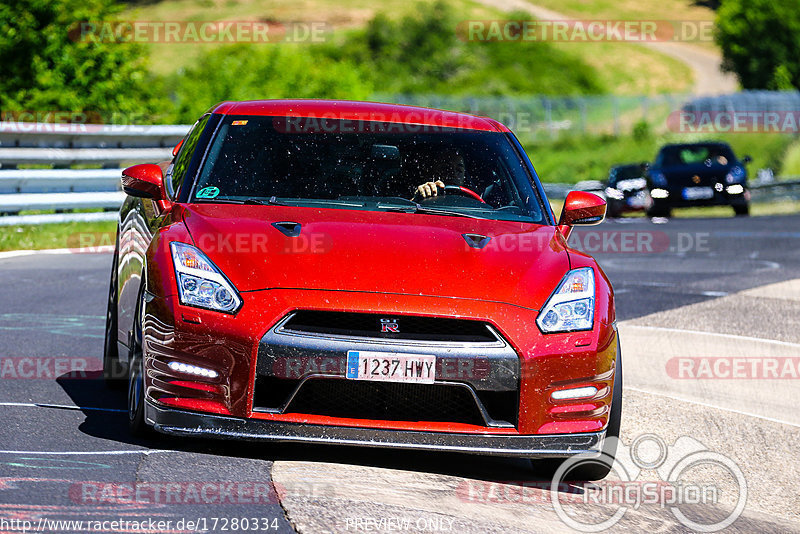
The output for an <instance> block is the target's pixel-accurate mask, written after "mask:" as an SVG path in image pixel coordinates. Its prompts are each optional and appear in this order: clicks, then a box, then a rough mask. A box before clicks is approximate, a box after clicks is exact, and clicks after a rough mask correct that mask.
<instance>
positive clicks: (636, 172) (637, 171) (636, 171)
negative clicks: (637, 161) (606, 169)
mask: <svg viewBox="0 0 800 534" xmlns="http://www.w3.org/2000/svg"><path fill="white" fill-rule="evenodd" d="M643 175H644V169H643V168H642V166H641V165H624V166H621V167H614V168H612V169H611V172H610V173H609V176H608V183H609V184H610V185H614V184H616V183H618V182H622V181H626V180H633V179H637V178H641V177H642V176H643Z"/></svg>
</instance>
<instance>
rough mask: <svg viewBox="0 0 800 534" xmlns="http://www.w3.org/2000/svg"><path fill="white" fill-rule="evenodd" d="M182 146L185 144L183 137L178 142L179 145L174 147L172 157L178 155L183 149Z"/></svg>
mask: <svg viewBox="0 0 800 534" xmlns="http://www.w3.org/2000/svg"><path fill="white" fill-rule="evenodd" d="M182 146H183V139H181V142H180V143H178V144H177V145H175V148H173V149H172V157H173V158H174V157H175V156H177V155H178V152H180V151H181V147H182Z"/></svg>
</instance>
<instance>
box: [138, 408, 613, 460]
mask: <svg viewBox="0 0 800 534" xmlns="http://www.w3.org/2000/svg"><path fill="white" fill-rule="evenodd" d="M145 418H146V420H147V422H148V423H149V424H151V425H153V427H154V428H155V429H156V430H157V431H159V432H161V433H164V434H171V435H176V436H192V437H207V438H217V439H235V440H245V441H267V442H284V443H287V442H288V443H321V444H329V445H353V446H358V447H376V448H390V449H408V450H419V451H439V452H458V453H467V454H480V455H486V456H504V457H517V458H566V457H570V456H574V455H577V454H600V450H601V448H602V444H603V439H604V437H605V431H601V432H587V433H576V434H551V435H527V436H520V435H491V434H464V433H452V432H418V431H409V430H393V429H384V428H359V427H343V426H327V425H311V424H306V423H286V422H277V421H264V420H258V419H241V418H236V417H225V416H219V415H209V414H203V413H195V412H188V411H183V410H175V409H172V408H162V407H159V406H155V405H153V404H151V403H150V402H149V401H146V402H145Z"/></svg>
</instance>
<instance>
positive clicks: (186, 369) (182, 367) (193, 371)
mask: <svg viewBox="0 0 800 534" xmlns="http://www.w3.org/2000/svg"><path fill="white" fill-rule="evenodd" d="M168 365H169V368H170V369H172V370H173V371H179V372H181V373H186V374H189V375H195V376H204V377H206V378H217V376H219V373H217V372H216V371H213V370H211V369H206V368H205V367H198V366H196V365H189V364H188V363H181V362H169V364H168Z"/></svg>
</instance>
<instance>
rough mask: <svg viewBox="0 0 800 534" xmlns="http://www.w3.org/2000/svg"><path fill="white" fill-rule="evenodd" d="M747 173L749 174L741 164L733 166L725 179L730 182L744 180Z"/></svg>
mask: <svg viewBox="0 0 800 534" xmlns="http://www.w3.org/2000/svg"><path fill="white" fill-rule="evenodd" d="M746 175H747V174H746V173H745V171H744V169H743V168H742V167H740V166H739V165H736V166H734V167H732V168H731V171H730V172H729V173H728V174H727V175H725V181H726V182H728V183H729V184H732V183H735V182H741V181H742V180H744V178H745V176H746Z"/></svg>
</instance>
